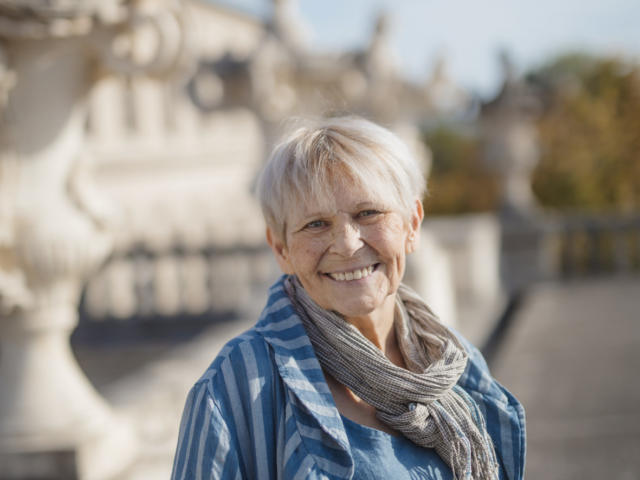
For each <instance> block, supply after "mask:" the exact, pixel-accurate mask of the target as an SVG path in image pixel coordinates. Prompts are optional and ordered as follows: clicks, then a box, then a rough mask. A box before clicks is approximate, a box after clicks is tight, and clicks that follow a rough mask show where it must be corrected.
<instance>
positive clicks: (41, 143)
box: [0, 0, 184, 480]
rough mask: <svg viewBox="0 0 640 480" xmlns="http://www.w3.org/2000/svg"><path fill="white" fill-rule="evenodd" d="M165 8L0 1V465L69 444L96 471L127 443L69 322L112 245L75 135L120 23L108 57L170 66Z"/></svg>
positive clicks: (135, 67) (91, 474)
mask: <svg viewBox="0 0 640 480" xmlns="http://www.w3.org/2000/svg"><path fill="white" fill-rule="evenodd" d="M125 7H126V8H125ZM134 7H135V8H136V10H135V13H132V12H134ZM138 7H139V8H138ZM161 7H162V4H155V6H154V9H151V7H149V9H147V7H146V5H145V4H136V5H133V4H130V3H128V2H127V4H126V5H124V6H123V5H121V2H119V1H115V0H113V1H105V0H100V1H98V0H95V1H89V0H85V1H81V0H78V1H71V0H67V1H63V0H58V1H44V0H42V1H35V0H31V1H29V0H24V1H6V0H5V1H0V38H1V39H3V40H4V43H3V46H4V49H3V50H0V53H2V54H4V55H0V94H3V93H4V94H5V96H6V106H5V107H4V108H2V110H1V113H2V115H1V118H0V385H1V386H2V387H1V388H0V453H2V455H0V471H4V470H5V468H3V467H5V466H6V465H4V463H3V462H5V463H6V462H8V466H7V468H11V471H20V472H22V473H23V476H24V477H30V476H32V475H34V473H33V472H32V471H30V470H29V467H30V464H29V461H28V459H27V460H26V461H25V459H24V457H21V454H22V453H24V452H27V451H28V452H35V453H38V454H41V455H45V456H46V455H48V454H49V453H50V452H56V451H68V452H72V453H73V458H74V462H75V469H76V470H77V472H78V475H79V478H81V479H96V480H99V479H102V478H110V477H112V476H114V475H115V474H116V473H118V472H119V471H120V470H121V469H122V468H123V467H124V466H126V464H127V462H128V461H129V460H130V459H131V457H132V455H134V454H135V448H134V446H135V438H134V436H133V435H132V432H131V431H129V429H128V427H127V424H126V423H124V422H122V421H120V420H118V418H117V416H116V415H115V414H114V413H113V412H112V411H111V409H110V408H109V407H108V406H107V405H106V403H105V402H104V401H103V400H102V399H101V397H100V396H99V395H98V394H97V392H96V391H95V390H94V389H93V387H92V386H91V385H90V383H89V382H88V381H87V379H86V377H85V376H84V375H83V374H82V372H81V371H80V369H79V368H78V365H77V363H76V362H75V359H74V358H73V355H72V354H71V351H70V346H69V335H70V333H71V331H72V330H73V329H74V328H75V326H76V323H77V304H78V301H79V295H80V291H81V288H82V285H83V282H84V280H85V278H86V277H87V275H89V274H90V273H91V272H93V271H94V270H95V269H96V268H97V267H98V266H99V265H100V264H101V263H102V261H103V260H104V258H105V257H106V256H107V255H108V253H109V252H110V251H111V248H112V238H111V233H110V231H109V218H110V209H109V205H108V203H106V202H105V201H104V200H103V199H102V198H101V197H100V196H99V195H98V194H97V193H96V191H95V190H94V189H93V188H92V186H91V182H90V180H89V179H90V175H89V174H88V172H87V169H86V167H87V162H86V160H87V159H86V157H85V155H84V154H83V148H82V147H83V145H82V140H83V138H82V136H83V132H84V124H85V121H86V118H85V113H86V110H85V102H86V97H87V93H88V92H89V90H90V89H91V87H92V86H93V83H94V82H95V79H96V75H95V72H94V71H93V70H92V66H93V65H94V63H93V60H94V58H95V54H96V51H98V52H102V53H105V52H110V51H111V50H110V49H111V48H112V46H113V45H114V44H117V43H118V41H119V40H118V39H119V38H121V36H122V35H125V36H128V37H129V38H133V39H134V41H133V42H132V45H133V47H132V48H131V50H130V51H129V53H130V55H127V56H125V57H126V58H125V59H124V60H123V59H116V57H115V56H109V55H108V54H106V57H107V63H108V64H109V65H110V66H112V67H115V68H119V69H124V70H127V71H128V72H129V73H131V72H135V71H141V70H145V71H151V72H152V73H166V72H168V71H169V70H171V69H172V68H174V67H175V65H176V63H177V59H178V58H179V57H180V52H181V51H182V48H183V46H184V42H183V39H184V36H183V32H184V28H183V27H184V26H183V25H182V23H181V22H180V21H179V20H177V18H178V13H177V11H176V10H175V9H173V10H171V9H170V10H168V11H166V10H162V8H161ZM124 20H127V21H126V22H123V21H124ZM117 22H121V23H120V24H118V23H117ZM110 24H111V25H110ZM147 27H150V30H148V28H147ZM148 31H151V32H152V36H151V38H149V37H147V36H146V35H147V33H148ZM123 32H124V33H123ZM11 72H13V75H15V79H17V82H13V83H15V84H14V85H13V88H12V89H11V90H10V91H9V93H8V95H7V94H6V91H7V90H8V88H7V87H6V86H7V85H9V86H10V85H11V83H12V82H11V81H10V80H11V75H12V73H11ZM3 87H4V88H3ZM1 98H2V97H1V95H0V99H1ZM0 105H1V104H0ZM43 399H46V401H43ZM21 458H22V460H21ZM16 469H18V470H16Z"/></svg>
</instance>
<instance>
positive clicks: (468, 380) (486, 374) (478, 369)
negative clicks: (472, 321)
mask: <svg viewBox="0 0 640 480" xmlns="http://www.w3.org/2000/svg"><path fill="white" fill-rule="evenodd" d="M454 333H455V334H456V337H457V338H458V340H460V343H462V346H463V347H464V349H465V350H466V351H467V355H468V361H467V367H466V369H465V371H464V373H463V374H462V376H461V377H460V380H459V381H458V384H459V385H460V386H462V387H463V388H464V389H465V390H467V391H469V392H470V393H476V394H479V395H482V396H484V397H487V398H490V399H493V400H495V401H498V402H500V403H504V404H508V403H511V398H510V397H511V395H510V394H509V392H508V391H507V390H506V389H505V388H504V387H502V385H500V384H499V383H498V382H497V381H496V380H495V379H494V378H493V376H492V375H491V371H490V370H489V366H488V365H487V362H486V360H485V359H484V357H483V355H482V353H481V352H480V350H478V348H477V347H476V346H474V345H473V344H472V343H471V342H470V341H469V340H467V339H466V338H465V337H464V336H463V335H462V334H460V333H459V332H457V331H454Z"/></svg>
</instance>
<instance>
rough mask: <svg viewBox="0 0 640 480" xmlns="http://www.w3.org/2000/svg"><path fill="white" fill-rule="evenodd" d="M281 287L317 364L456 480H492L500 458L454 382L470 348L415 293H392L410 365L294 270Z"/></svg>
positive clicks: (474, 410) (471, 404) (400, 338)
mask: <svg viewBox="0 0 640 480" xmlns="http://www.w3.org/2000/svg"><path fill="white" fill-rule="evenodd" d="M285 288H286V291H287V294H288V296H289V298H290V299H291V301H292V303H293V305H294V307H295V309H296V311H297V312H298V314H299V315H300V318H301V319H302V323H303V324H304V326H305V329H306V330H307V334H308V335H309V339H310V340H311V344H312V345H313V348H314V350H315V353H316V356H317V357H318V360H319V361H320V365H321V366H322V368H323V369H324V370H325V371H326V372H327V373H329V374H330V375H332V376H333V377H334V378H335V379H336V380H338V381H339V382H340V383H342V384H343V385H345V386H347V387H348V388H349V389H350V390H351V391H352V392H354V393H355V394H356V395H357V396H358V397H360V398H361V399H363V400H364V401H365V402H367V403H368V404H370V405H372V406H374V407H375V408H376V410H377V417H378V418H379V419H380V420H381V421H382V422H384V423H385V424H386V425H388V426H390V427H391V428H393V429H394V430H397V431H399V432H401V433H402V434H403V435H404V436H405V437H407V438H408V439H409V440H411V441H412V442H414V443H416V444H417V445H420V446H422V447H427V448H433V449H435V451H436V452H437V454H438V455H439V456H440V458H442V460H443V461H444V462H446V463H448V464H449V466H450V467H451V470H452V472H453V478H454V479H456V480H458V479H464V480H469V479H474V480H494V479H495V480H497V479H498V462H497V460H496V455H495V451H494V448H493V443H492V441H491V438H490V437H489V434H488V433H487V429H486V425H485V422H484V418H483V416H482V414H481V413H480V411H479V408H478V405H477V404H476V402H475V401H474V400H473V399H472V398H471V397H470V396H469V394H467V393H466V392H465V391H464V390H463V389H462V388H461V387H459V386H458V385H456V383H457V381H458V379H459V378H460V376H461V375H462V373H463V372H464V369H465V367H466V364H467V353H466V351H465V349H464V347H463V346H462V345H461V344H460V342H459V341H458V339H457V338H456V337H455V335H453V334H452V333H451V332H450V331H449V330H448V329H447V328H446V327H445V326H444V325H442V324H441V323H440V322H439V321H438V319H437V317H436V316H435V315H434V313H433V312H432V311H431V310H430V309H429V307H428V306H427V305H426V304H425V303H424V302H423V301H422V300H421V299H420V297H419V296H418V295H417V294H416V293H415V292H414V291H412V290H411V289H410V288H408V287H406V286H405V285H400V288H399V289H398V295H396V299H397V300H396V318H395V328H396V335H397V337H398V344H399V347H400V350H401V352H402V355H403V357H404V360H405V364H406V366H407V369H404V368H401V367H398V366H396V365H394V364H393V363H391V362H390V361H389V360H388V359H387V358H386V357H385V356H384V354H383V353H382V352H381V351H380V350H379V349H378V348H377V347H376V346H375V345H374V344H373V343H371V342H370V341H369V340H368V339H367V338H365V337H364V336H363V335H362V334H361V333H360V331H359V330H358V329H357V328H355V327H354V326H353V325H351V324H350V323H348V322H346V321H345V320H344V319H343V318H342V316H340V315H339V314H336V313H335V312H332V311H328V310H325V309H323V308H322V307H320V306H319V305H318V304H316V303H315V302H314V301H313V300H312V299H311V297H309V295H308V293H307V292H306V291H305V290H304V288H303V287H302V285H301V284H300V282H299V280H298V279H297V277H295V276H289V277H288V278H287V279H286V281H285Z"/></svg>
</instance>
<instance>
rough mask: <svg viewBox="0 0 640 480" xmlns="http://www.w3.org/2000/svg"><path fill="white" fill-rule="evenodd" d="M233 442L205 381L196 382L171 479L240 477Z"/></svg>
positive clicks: (226, 478)
mask: <svg viewBox="0 0 640 480" xmlns="http://www.w3.org/2000/svg"><path fill="white" fill-rule="evenodd" d="M235 443H236V442H235V436H234V435H233V432H232V431H231V430H230V429H229V425H228V424H227V422H226V421H225V419H224V418H223V416H222V413H221V411H220V408H219V406H218V405H217V404H216V403H215V401H214V399H213V398H212V396H211V395H210V393H209V390H208V386H207V384H206V382H199V383H197V384H196V385H194V387H193V388H192V389H191V391H190V392H189V395H188V396H187V401H186V404H185V407H184V412H183V414H182V421H181V422H180V433H179V436H178V446H177V448H176V453H175V457H174V460H173V471H172V473H171V480H205V479H207V480H213V479H216V480H217V479H221V480H228V479H229V480H235V479H240V478H242V477H243V475H242V473H241V470H240V464H239V461H238V456H237V448H236V446H235Z"/></svg>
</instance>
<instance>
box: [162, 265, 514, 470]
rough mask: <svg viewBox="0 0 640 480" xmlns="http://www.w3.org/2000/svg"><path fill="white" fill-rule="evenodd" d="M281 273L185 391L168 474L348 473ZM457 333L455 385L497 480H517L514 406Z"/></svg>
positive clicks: (338, 427)
mask: <svg viewBox="0 0 640 480" xmlns="http://www.w3.org/2000/svg"><path fill="white" fill-rule="evenodd" d="M283 280H284V277H282V278H280V279H279V280H278V281H277V282H276V283H275V284H274V285H273V286H272V287H271V289H270V290H269V298H268V301H267V305H266V307H265V309H264V310H263V312H262V314H261V316H260V319H259V320H258V323H257V324H256V325H255V326H254V327H253V328H252V329H250V330H248V331H247V332H245V333H244V334H242V335H240V336H238V337H236V338H234V339H233V340H231V341H230V342H229V343H227V344H226V345H225V346H224V347H223V348H222V350H221V351H220V353H219V354H218V356H217V357H216V358H215V360H214V361H213V363H212V364H211V366H210V367H209V368H208V369H207V371H206V372H205V373H204V375H203V376H202V377H201V378H200V379H199V380H198V381H197V382H196V384H195V385H194V386H193V388H192V389H191V391H190V392H189V395H188V397H187V401H186V405H185V408H184V413H183V417H182V422H181V424H180V435H179V439H178V446H177V450H176V454H175V458H174V464H173V472H172V476H171V478H172V480H186V479H188V480H191V479H198V480H199V479H302V478H305V479H349V478H352V476H353V473H354V466H353V464H354V461H353V456H352V454H351V450H350V447H349V441H348V438H347V434H346V432H345V428H344V425H343V422H342V418H341V416H340V413H339V412H338V409H337V408H336V405H335V403H334V401H333V397H332V395H331V392H330V390H329V387H328V386H327V383H326V382H325V379H324V375H323V373H322V369H321V367H320V364H319V363H318V360H317V358H316V356H315V353H314V351H313V347H312V346H311V343H310V341H309V338H308V336H307V334H306V331H305V329H304V327H303V325H302V323H301V321H300V319H299V317H298V316H297V314H296V313H295V311H294V308H293V305H292V304H291V302H290V300H289V298H288V297H287V294H286V292H285V291H284V287H283ZM461 340H462V341H463V343H464V345H465V348H466V349H467V350H468V351H469V362H468V365H467V368H466V370H465V372H464V374H463V375H462V377H461V378H460V380H459V382H458V384H459V385H460V386H461V387H462V388H463V389H464V390H465V391H466V392H467V393H469V394H470V395H471V397H472V398H473V399H474V400H475V401H476V402H477V404H478V406H479V407H480V411H481V412H482V413H483V415H484V417H485V420H486V423H487V430H488V432H489V434H490V436H491V438H492V439H493V442H494V445H495V449H496V454H497V456H498V459H499V461H500V476H501V478H502V479H508V480H516V479H521V478H523V473H524V456H525V428H524V410H523V408H522V406H521V405H520V404H519V403H518V401H517V400H516V399H515V398H514V397H513V396H512V395H511V394H510V393H509V392H507V390H506V389H504V388H503V387H502V386H500V385H499V384H498V383H497V382H496V381H495V380H494V379H493V378H492V377H491V375H490V374H489V370H488V368H487V365H486V363H485V361H484V359H483V358H482V356H481V355H480V353H479V352H478V351H477V350H476V349H475V348H474V347H472V346H471V345H470V344H469V343H468V342H466V341H465V340H464V339H461Z"/></svg>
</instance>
